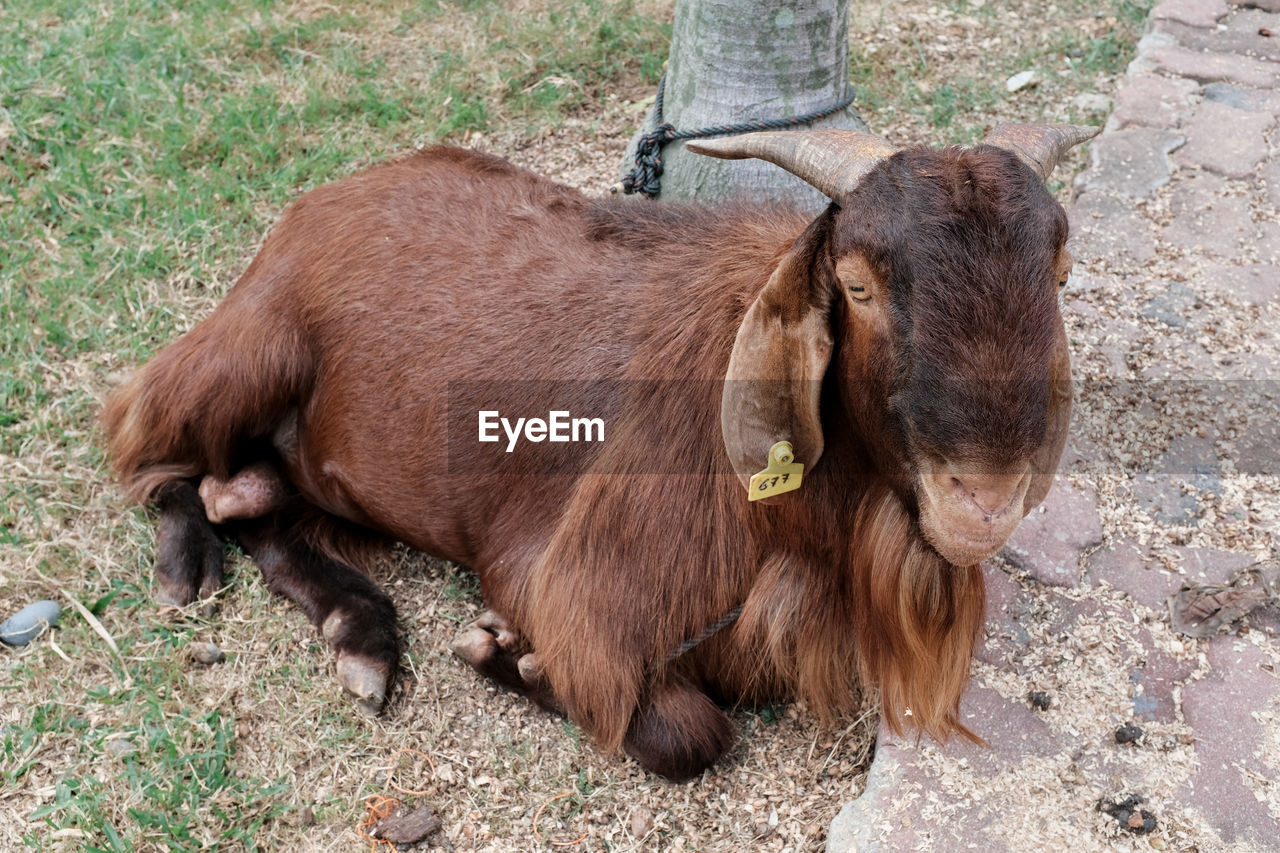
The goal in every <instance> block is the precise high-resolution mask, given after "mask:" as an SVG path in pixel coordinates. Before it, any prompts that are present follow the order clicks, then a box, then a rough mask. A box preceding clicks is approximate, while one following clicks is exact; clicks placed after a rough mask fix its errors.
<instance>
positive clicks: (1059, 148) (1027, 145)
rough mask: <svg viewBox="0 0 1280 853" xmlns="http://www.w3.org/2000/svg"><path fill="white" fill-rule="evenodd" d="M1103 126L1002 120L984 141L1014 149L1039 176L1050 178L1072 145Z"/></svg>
mask: <svg viewBox="0 0 1280 853" xmlns="http://www.w3.org/2000/svg"><path fill="white" fill-rule="evenodd" d="M1100 130H1102V128H1100V127H1085V126H1081V125H1078V124H1001V125H997V126H996V127H995V128H993V129H992V131H991V132H990V133H988V134H987V136H986V138H985V139H983V140H982V143H983V144H984V145H994V146H996V147H997V148H1003V149H1005V150H1006V151H1011V152H1013V153H1014V154H1016V155H1018V159H1019V160H1021V161H1022V162H1024V163H1026V164H1027V165H1028V166H1030V167H1031V168H1032V169H1034V170H1035V172H1036V174H1037V175H1039V176H1040V180H1042V181H1047V180H1049V175H1050V174H1051V173H1052V172H1053V167H1054V166H1056V165H1058V161H1059V160H1060V159H1062V155H1063V154H1065V153H1067V150H1068V149H1069V148H1071V147H1072V146H1074V145H1079V144H1080V143H1081V142H1084V141H1085V140H1086V139H1092V138H1093V137H1095V136H1097V135H1098V132H1099V131H1100Z"/></svg>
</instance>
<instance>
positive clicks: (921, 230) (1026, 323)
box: [832, 147, 1071, 565]
mask: <svg viewBox="0 0 1280 853" xmlns="http://www.w3.org/2000/svg"><path fill="white" fill-rule="evenodd" d="M842 208H843V209H842V211H841V213H840V215H838V216H837V218H836V221H835V225H834V234H833V240H832V246H833V255H834V258H833V261H834V267H835V273H836V278H837V280H838V282H839V287H840V289H841V291H842V302H841V303H839V307H838V308H837V316H838V317H839V318H840V321H839V326H838V328H837V330H836V338H837V346H838V347H839V348H840V355H839V357H838V360H837V364H838V365H839V368H838V369H840V370H841V371H842V374H843V375H842V376H841V380H842V383H843V385H844V386H845V388H846V389H847V391H846V393H845V395H844V396H845V405H846V408H847V409H848V410H849V415H850V417H851V419H852V420H853V422H854V423H855V424H856V425H857V427H858V429H859V431H860V432H861V433H862V436H863V437H864V439H866V441H867V442H868V444H869V445H870V446H871V448H872V452H873V456H874V457H875V458H873V459H872V460H871V461H872V463H873V464H875V465H876V466H877V467H879V468H880V470H882V471H883V472H884V473H885V474H886V475H888V476H890V477H891V479H893V480H894V482H895V484H896V486H897V489H898V491H899V493H900V494H901V495H902V497H903V499H904V500H906V501H907V502H908V504H911V505H915V506H916V507H918V510H919V521H920V527H921V530H922V532H923V534H924V536H925V538H926V539H928V541H929V542H930V544H932V545H933V546H934V548H936V549H937V550H938V552H939V553H940V554H941V555H942V556H943V557H945V558H946V559H947V560H948V561H949V562H951V563H954V564H956V565H971V564H973V563H976V562H979V561H981V560H982V559H984V558H986V557H988V556H990V555H991V554H994V553H995V552H996V551H997V550H999V549H1000V547H1001V546H1002V545H1003V544H1004V542H1005V540H1006V539H1008V537H1009V535H1010V534H1012V532H1013V530H1014V528H1015V527H1016V526H1017V524H1018V522H1019V521H1020V520H1021V519H1022V517H1023V516H1024V515H1025V514H1026V512H1027V511H1029V510H1030V509H1031V508H1032V507H1033V506H1035V504H1037V503H1039V502H1040V500H1042V499H1043V497H1044V494H1045V492H1047V490H1048V486H1049V483H1050V482H1051V480H1052V476H1053V470H1054V469H1055V468H1056V465H1057V461H1058V457H1059V455H1060V454H1061V450H1062V444H1063V441H1064V440H1065V431H1066V424H1067V419H1068V416H1069V412H1070V402H1071V398H1070V389H1069V384H1068V380H1069V376H1070V362H1069V359H1068V356H1067V349H1066V337H1065V334H1064V331H1063V326H1062V319H1061V316H1060V315H1059V312H1058V292H1059V290H1060V287H1061V284H1062V283H1063V282H1065V280H1066V277H1067V274H1068V272H1069V271H1070V266H1071V260H1070V258H1069V256H1068V255H1067V253H1066V251H1065V249H1064V244H1065V242H1066V236H1067V224H1066V216H1065V214H1064V213H1063V211H1062V208H1061V206H1059V205H1058V204H1057V203H1056V202H1055V201H1054V200H1053V199H1052V197H1051V196H1050V195H1049V193H1048V191H1047V190H1046V189H1045V187H1044V185H1043V183H1042V182H1041V181H1040V179H1039V178H1038V177H1037V176H1036V175H1034V174H1033V173H1032V172H1031V171H1030V170H1029V169H1028V168H1027V167H1026V166H1024V165H1023V164H1022V163H1020V162H1019V161H1018V159H1017V158H1016V157H1014V156H1013V155H1012V154H1010V153H1008V152H1006V151H1002V150H1000V149H996V148H991V147H979V148H976V149H968V150H961V149H947V150H944V151H925V150H912V151H904V152H900V153H898V154H896V155H894V156H893V157H891V158H889V159H888V160H886V161H884V162H882V163H881V164H879V165H878V166H877V167H876V168H875V169H874V170H873V171H872V172H870V173H869V174H868V175H867V176H866V177H865V178H864V179H863V180H862V182H861V183H860V184H859V185H858V187H857V188H856V189H855V190H854V191H853V193H851V195H850V197H849V198H847V199H845V203H844V204H843V205H842ZM845 210H847V211H849V212H848V213H847V214H846V213H845ZM868 210H870V211H876V215H874V216H868V215H866V213H865V211H868Z"/></svg>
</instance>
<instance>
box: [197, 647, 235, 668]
mask: <svg viewBox="0 0 1280 853" xmlns="http://www.w3.org/2000/svg"><path fill="white" fill-rule="evenodd" d="M191 658H192V660H194V661H195V662H196V663H202V664H204V665H205V666H212V665H213V664H215V663H222V662H223V661H224V660H226V659H227V656H226V655H224V654H223V653H222V649H220V648H218V646H217V645H216V644H215V643H192V644H191Z"/></svg>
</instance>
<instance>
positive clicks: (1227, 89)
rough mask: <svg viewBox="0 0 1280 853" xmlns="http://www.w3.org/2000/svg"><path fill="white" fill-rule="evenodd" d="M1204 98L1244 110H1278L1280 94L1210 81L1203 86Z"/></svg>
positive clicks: (1275, 111)
mask: <svg viewBox="0 0 1280 853" xmlns="http://www.w3.org/2000/svg"><path fill="white" fill-rule="evenodd" d="M1277 41H1280V39H1278V40H1277ZM1204 99H1205V100H1206V101H1212V102H1215V103H1219V104H1226V105H1227V106H1229V107H1235V108H1236V109H1238V110H1245V111H1246V112H1254V113H1277V112H1280V94H1277V93H1275V92H1268V91H1265V90H1263V89H1249V88H1246V87H1244V86H1234V85H1232V84H1231V83H1210V84H1209V85H1208V86H1205V87H1204Z"/></svg>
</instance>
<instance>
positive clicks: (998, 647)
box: [976, 564, 1035, 666]
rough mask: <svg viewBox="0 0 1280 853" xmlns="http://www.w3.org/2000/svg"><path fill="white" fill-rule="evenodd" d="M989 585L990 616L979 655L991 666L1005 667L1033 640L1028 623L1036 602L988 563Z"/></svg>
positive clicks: (979, 657)
mask: <svg viewBox="0 0 1280 853" xmlns="http://www.w3.org/2000/svg"><path fill="white" fill-rule="evenodd" d="M984 574H985V576H986V586H987V615H986V624H985V627H984V636H983V639H981V640H979V641H978V649H977V653H976V657H977V658H978V660H981V661H985V662H987V663H989V664H991V665H992V666H1004V665H1005V663H1006V662H1007V661H1008V660H1009V659H1010V658H1013V657H1017V656H1018V655H1019V654H1021V653H1022V650H1024V649H1026V647H1027V646H1028V645H1029V644H1030V643H1031V633H1030V632H1029V631H1028V630H1027V628H1026V622H1027V620H1029V619H1034V613H1035V602H1034V600H1033V598H1032V596H1031V594H1030V593H1029V592H1027V591H1026V590H1025V589H1023V588H1022V584H1020V583H1018V582H1017V580H1015V579H1014V578H1012V577H1011V576H1009V575H1008V574H1006V573H1005V572H1003V571H1001V570H1000V569H997V568H993V567H991V566H990V564H988V565H987V566H985V567H984Z"/></svg>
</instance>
